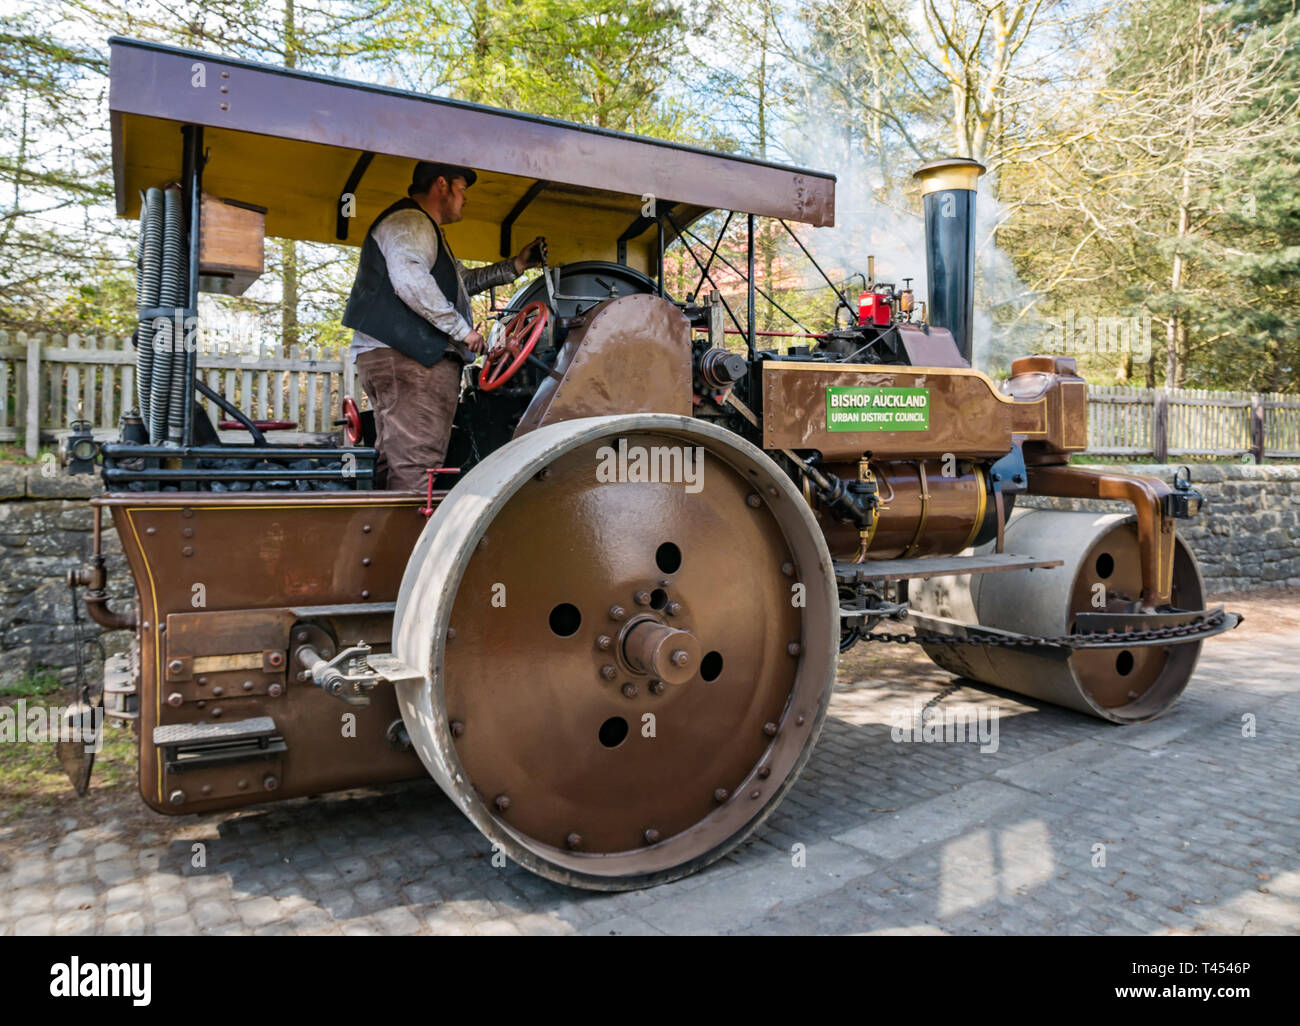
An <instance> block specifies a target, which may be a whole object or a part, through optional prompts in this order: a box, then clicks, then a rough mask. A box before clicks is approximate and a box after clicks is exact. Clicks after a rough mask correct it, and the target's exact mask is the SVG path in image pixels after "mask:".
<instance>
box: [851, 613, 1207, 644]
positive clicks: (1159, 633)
mask: <svg viewBox="0 0 1300 1026" xmlns="http://www.w3.org/2000/svg"><path fill="white" fill-rule="evenodd" d="M1224 616H1225V614H1224V613H1223V612H1222V611H1220V612H1216V613H1214V614H1213V615H1212V616H1208V617H1206V618H1205V619H1204V620H1198V621H1196V622H1195V623H1186V624H1176V625H1174V626H1171V627H1153V628H1151V629H1150V630H1145V631H1085V632H1083V633H1081V634H1058V635H1056V636H1054V637H1035V636H1033V635H1028V634H1026V635H1023V636H1021V637H1015V638H1007V637H1003V636H1002V635H1000V634H992V633H989V632H986V631H981V630H980V629H979V628H978V627H971V628H968V629H967V635H966V637H963V638H959V637H956V636H954V635H951V634H920V633H917V634H890V633H889V632H888V631H881V632H879V633H866V634H862V635H861V637H860V640H862V641H871V642H880V643H890V644H895V645H988V646H989V647H991V648H1068V649H1075V648H1086V647H1088V645H1087V643H1088V642H1090V641H1126V640H1131V641H1163V640H1164V639H1166V638H1171V639H1172V638H1186V637H1191V636H1193V635H1196V634H1204V633H1205V632H1206V631H1210V630H1213V629H1214V628H1215V627H1218V626H1219V625H1220V624H1221V623H1223V620H1224Z"/></svg>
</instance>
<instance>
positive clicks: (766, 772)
mask: <svg viewBox="0 0 1300 1026" xmlns="http://www.w3.org/2000/svg"><path fill="white" fill-rule="evenodd" d="M771 775H772V767H771V766H764V767H763V768H762V769H760V770H759V771H758V779H759V780H766V779H767V778H768V777H770V776H771Z"/></svg>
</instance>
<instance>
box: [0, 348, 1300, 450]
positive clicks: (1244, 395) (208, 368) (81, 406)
mask: <svg viewBox="0 0 1300 1026" xmlns="http://www.w3.org/2000/svg"><path fill="white" fill-rule="evenodd" d="M343 356H344V357H346V354H343ZM353 370H354V368H353V365H352V363H351V361H350V360H347V359H346V358H343V359H340V358H339V355H338V354H330V355H329V356H328V357H326V356H325V355H323V354H320V353H316V352H311V351H307V350H302V351H300V350H299V349H298V348H297V347H295V348H294V349H293V350H292V351H291V353H290V355H289V356H287V357H286V356H283V355H282V354H280V353H278V352H275V353H273V352H271V351H269V350H268V351H264V352H262V353H261V354H252V353H246V354H238V353H231V352H223V351H222V350H221V349H220V348H218V349H217V350H216V351H213V352H200V353H199V373H200V375H201V376H202V378H203V380H204V381H205V382H206V383H207V384H208V385H209V386H210V387H211V388H213V389H214V390H216V391H218V392H222V393H224V395H225V396H226V398H227V399H229V400H231V401H232V402H234V403H236V404H237V405H238V406H239V408H240V409H242V410H243V411H244V412H245V413H247V414H250V415H251V416H252V417H253V418H254V419H257V420H266V419H271V420H291V421H294V422H296V423H297V424H298V428H299V431H298V433H297V434H296V435H290V434H287V433H277V434H276V435H275V436H274V437H276V438H278V439H280V440H283V441H290V440H294V439H295V438H301V437H302V436H303V435H304V434H308V435H310V434H316V433H320V432H326V431H330V430H332V427H333V424H332V422H333V421H334V420H336V419H337V418H338V417H339V409H340V404H341V402H342V397H343V396H344V395H353V396H356V397H357V399H358V400H360V398H361V397H360V395H359V394H358V392H357V385H356V383H355V381H354V380H353ZM29 395H35V396H37V400H36V402H34V403H29V402H28V401H27V397H28V396H29ZM135 403H136V398H135V350H134V349H133V348H132V347H131V345H130V344H129V343H128V342H126V341H124V340H121V339H115V338H104V339H96V338H94V337H92V336H85V335H82V336H78V335H68V336H67V337H66V338H65V337H63V336H58V335H55V336H49V337H47V336H45V335H42V334H37V335H27V334H24V333H23V332H18V333H17V335H16V337H11V336H10V334H9V333H8V332H4V331H0V441H6V442H12V441H14V440H15V439H16V438H18V437H20V436H21V437H23V438H25V440H26V446H27V452H28V454H29V455H31V456H35V455H36V454H37V451H38V448H37V446H38V439H39V438H40V437H41V436H42V435H44V436H45V437H46V438H49V437H51V436H53V435H56V434H57V433H59V432H61V431H63V430H65V429H66V428H67V426H68V424H69V423H70V422H71V421H73V420H79V419H80V420H88V421H90V422H91V423H92V424H93V425H94V429H95V434H96V436H97V437H100V438H110V437H115V436H116V434H117V425H118V420H119V419H120V418H121V415H122V411H123V409H124V408H126V409H130V408H131V407H133V406H135ZM203 405H204V408H205V409H206V410H207V413H208V416H209V417H210V418H211V419H212V422H213V423H214V424H215V423H217V422H218V421H219V420H221V419H223V418H224V416H225V415H224V414H223V413H221V411H220V410H217V409H215V408H214V405H213V404H212V403H211V402H210V401H208V400H203ZM229 437H236V436H233V435H232V436H229ZM1088 452H1089V453H1091V454H1093V455H1096V456H1108V457H1129V458H1140V459H1152V460H1155V461H1156V462H1158V463H1163V462H1165V461H1167V460H1169V459H1178V458H1181V457H1220V458H1232V459H1239V458H1241V457H1243V456H1251V457H1253V458H1254V459H1255V460H1256V461H1257V462H1258V461H1261V460H1265V459H1300V396H1297V395H1283V394H1278V393H1269V394H1263V395H1256V394H1252V393H1249V392H1210V391H1200V390H1195V389H1177V388H1167V389H1160V388H1157V389H1144V388H1129V387H1127V386H1122V385H1113V386H1106V385H1101V386H1096V385H1094V386H1091V387H1090V388H1089V389H1088Z"/></svg>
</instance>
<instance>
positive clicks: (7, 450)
mask: <svg viewBox="0 0 1300 1026" xmlns="http://www.w3.org/2000/svg"><path fill="white" fill-rule="evenodd" d="M47 453H49V454H53V455H54V457H55V458H56V459H57V458H58V455H59V447H58V446H57V445H42V446H41V447H40V449H39V450H38V455H37V456H36V457H35V458H33V457H31V456H28V455H27V447H26V445H24V444H23V442H22V441H21V440H19V441H16V442H0V464H3V463H17V464H23V465H30V464H33V463H40V462H41V459H42V457H44V456H45V455H46V454H47Z"/></svg>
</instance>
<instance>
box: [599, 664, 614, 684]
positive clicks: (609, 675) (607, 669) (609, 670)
mask: <svg viewBox="0 0 1300 1026" xmlns="http://www.w3.org/2000/svg"><path fill="white" fill-rule="evenodd" d="M600 675H601V676H602V677H604V678H605V679H606V680H613V679H614V678H615V677H617V676H618V670H616V669H614V667H613V666H611V665H610V664H609V663H606V664H605V665H604V666H602V667H601V668H600Z"/></svg>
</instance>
